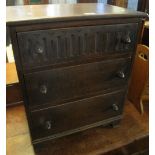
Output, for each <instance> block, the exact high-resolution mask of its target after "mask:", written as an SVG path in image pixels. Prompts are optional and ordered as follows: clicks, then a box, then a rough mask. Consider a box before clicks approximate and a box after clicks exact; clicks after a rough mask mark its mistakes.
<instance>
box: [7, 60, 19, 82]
mask: <svg viewBox="0 0 155 155" xmlns="http://www.w3.org/2000/svg"><path fill="white" fill-rule="evenodd" d="M14 83H18V76H17V71H16V66H15V63H14V62H13V63H6V84H7V85H8V84H14Z"/></svg>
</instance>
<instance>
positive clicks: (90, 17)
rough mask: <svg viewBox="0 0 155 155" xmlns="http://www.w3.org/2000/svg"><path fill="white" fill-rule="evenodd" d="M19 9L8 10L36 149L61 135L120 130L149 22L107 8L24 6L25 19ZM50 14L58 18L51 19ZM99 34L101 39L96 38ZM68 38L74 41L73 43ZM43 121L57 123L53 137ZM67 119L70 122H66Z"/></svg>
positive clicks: (130, 13)
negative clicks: (104, 127)
mask: <svg viewBox="0 0 155 155" xmlns="http://www.w3.org/2000/svg"><path fill="white" fill-rule="evenodd" d="M86 6H87V7H86ZM98 7H99V8H101V7H103V9H101V10H98V9H97V8H98ZM32 8H33V9H32ZM20 9H21V7H14V8H13V10H15V11H13V10H12V8H8V9H7V12H8V14H9V16H8V17H7V25H8V26H9V28H10V32H11V39H12V43H13V50H14V54H15V60H16V66H17V73H18V77H19V81H20V82H21V86H22V90H23V96H24V104H25V107H26V113H27V118H28V122H29V128H30V133H31V136H32V143H33V144H37V145H42V144H43V142H46V141H48V140H50V139H52V138H54V136H53V135H54V134H56V135H57V136H55V138H56V137H62V136H65V135H68V134H72V133H74V132H77V131H82V130H85V129H88V128H92V127H96V126H100V125H108V124H114V122H118V121H119V120H120V119H121V116H122V112H123V111H122V108H121V111H119V110H118V109H119V107H123V105H124V101H125V100H124V99H125V96H126V92H127V87H128V81H129V78H130V71H131V67H132V62H133V59H134V55H135V49H136V45H137V41H138V40H139V38H140V32H141V28H142V19H143V18H144V17H146V14H144V13H140V12H133V11H132V12H131V11H129V10H125V9H123V8H122V9H121V8H119V7H112V6H108V5H103V4H88V5H87V4H83V5H82V4H77V5H68V4H66V5H44V6H31V7H30V6H25V7H23V8H22V12H23V16H22V18H21V16H19V15H18V13H17V10H18V11H20ZM51 9H52V10H53V11H54V12H55V13H56V14H48V10H51ZM30 10H31V11H30ZM64 10H67V12H66V11H64ZM27 12H29V13H30V14H31V17H30V16H29V15H27V14H26V13H27ZM12 15H15V17H16V18H14V19H12V18H11V17H12ZM34 18H35V20H34ZM97 31H99V33H100V35H98V36H97V37H94V35H95V34H96V32H97ZM102 33H103V34H105V35H103V34H102ZM108 34H110V35H108ZM80 35H83V36H82V37H81V36H80ZM79 36H80V37H81V38H80V37H79ZM108 36H110V37H108ZM65 37H71V38H70V41H67V39H66V38H65ZM88 37H89V38H88ZM98 37H99V38H98ZM79 38H80V39H79ZM116 38H117V39H116ZM84 39H85V41H83V40H84ZM83 45H84V46H83ZM69 46H71V48H69ZM53 49H54V50H53ZM27 53H28V54H27ZM41 53H43V55H42V54H41ZM57 53H58V54H57ZM122 89H123V90H124V91H123V92H122V93H118V94H117V95H115V92H119V91H121V90H122ZM107 90H108V91H107ZM40 92H41V93H40ZM107 93H109V94H112V95H109V96H108V95H106V94H107ZM46 95H47V96H46ZM100 95H101V96H103V97H100ZM114 101H118V104H119V106H118V105H117V104H115V103H114ZM36 105H39V106H36ZM111 106H113V109H114V110H115V111H118V113H115V112H114V110H113V109H110V107H111ZM106 108H107V109H106ZM43 109H44V110H43ZM45 109H47V110H45ZM102 109H103V113H102ZM108 109H109V110H108ZM76 110H77V111H76ZM84 112H86V113H84ZM87 114H88V115H87ZM52 115H53V117H54V119H55V121H57V124H55V125H56V126H55V128H52V125H51V124H50V123H51V122H50V120H52ZM40 116H41V117H44V118H45V119H46V117H47V119H50V120H49V121H48V120H47V122H46V125H45V126H46V128H51V132H49V133H48V132H47V133H46V132H44V130H43V128H40V126H39V124H38V119H41V122H42V118H40ZM65 116H66V118H68V119H63V120H64V121H63V120H62V118H65ZM88 116H90V117H88ZM67 120H68V122H67ZM34 122H35V123H34ZM43 122H44V120H43ZM63 123H64V124H63ZM61 124H63V125H62V126H61ZM65 124H66V125H65ZM36 128H39V129H38V131H36ZM52 131H53V132H52ZM62 133H63V134H62ZM66 133H67V134H66ZM52 136H53V137H52ZM36 139H37V141H36Z"/></svg>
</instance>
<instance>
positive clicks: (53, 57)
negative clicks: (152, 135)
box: [17, 23, 138, 69]
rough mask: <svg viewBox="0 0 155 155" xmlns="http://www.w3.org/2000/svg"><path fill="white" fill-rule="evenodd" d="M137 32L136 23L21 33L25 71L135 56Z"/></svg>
mask: <svg viewBox="0 0 155 155" xmlns="http://www.w3.org/2000/svg"><path fill="white" fill-rule="evenodd" d="M137 28H138V24H137V23H132V24H116V25H100V26H86V27H72V28H61V29H48V30H37V31H29V32H20V33H18V34H17V36H18V43H19V49H20V53H21V59H22V65H23V68H24V69H30V68H35V67H39V66H44V65H49V64H58V63H64V62H69V61H74V60H76V61H77V60H80V59H88V58H89V59H90V58H93V57H101V56H106V55H109V54H112V55H113V54H119V53H120V54H121V53H127V52H133V49H134V46H135V44H136V41H135V40H136V34H137V33H136V32H137Z"/></svg>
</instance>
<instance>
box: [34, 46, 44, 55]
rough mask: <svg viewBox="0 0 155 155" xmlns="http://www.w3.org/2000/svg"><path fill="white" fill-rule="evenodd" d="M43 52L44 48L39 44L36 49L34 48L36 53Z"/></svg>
mask: <svg viewBox="0 0 155 155" xmlns="http://www.w3.org/2000/svg"><path fill="white" fill-rule="evenodd" d="M43 52H44V49H43V48H42V47H41V46H40V47H37V49H36V53H37V54H42V53H43Z"/></svg>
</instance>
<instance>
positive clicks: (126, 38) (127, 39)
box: [122, 35, 131, 44]
mask: <svg viewBox="0 0 155 155" xmlns="http://www.w3.org/2000/svg"><path fill="white" fill-rule="evenodd" d="M122 41H123V43H125V44H130V43H131V38H130V36H129V35H127V36H125V38H123V40H122Z"/></svg>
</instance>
